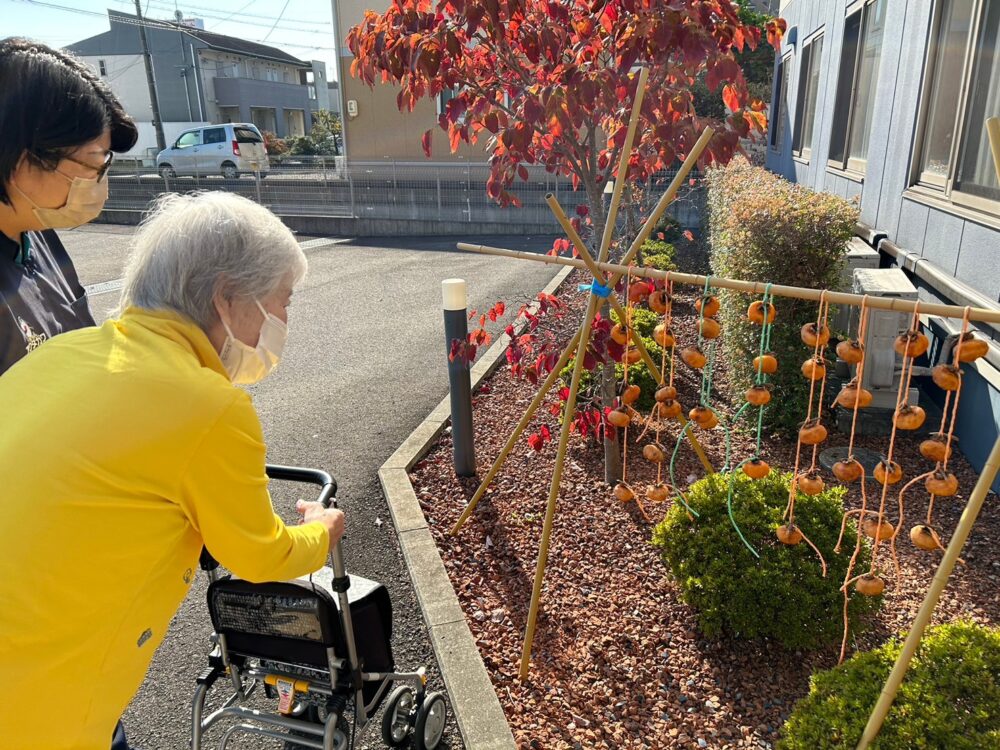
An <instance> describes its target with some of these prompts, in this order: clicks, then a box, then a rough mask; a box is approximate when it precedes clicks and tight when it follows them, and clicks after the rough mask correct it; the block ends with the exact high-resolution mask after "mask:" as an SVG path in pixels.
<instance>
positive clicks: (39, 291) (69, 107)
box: [0, 38, 138, 750]
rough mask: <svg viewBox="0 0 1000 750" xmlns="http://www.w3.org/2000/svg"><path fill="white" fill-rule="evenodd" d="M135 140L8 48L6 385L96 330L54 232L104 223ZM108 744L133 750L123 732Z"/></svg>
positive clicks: (36, 47)
mask: <svg viewBox="0 0 1000 750" xmlns="http://www.w3.org/2000/svg"><path fill="white" fill-rule="evenodd" d="M137 139H138V131H137V130H136V127H135V123H134V122H133V121H132V118H130V117H129V116H128V115H127V114H126V113H125V110H124V109H123V108H122V106H121V104H120V103H119V101H118V99H116V98H115V95H114V94H113V93H111V89H110V88H108V86H107V85H106V84H105V83H104V82H103V81H102V80H101V79H100V78H99V77H98V76H97V74H96V73H95V72H94V70H93V69H91V68H89V67H88V66H87V65H86V64H84V63H83V62H81V61H80V60H78V59H76V58H75V57H73V56H72V55H68V54H66V53H65V52H62V51H60V50H55V49H52V48H50V47H48V46H46V45H44V44H41V43H39V42H32V41H30V40H27V39H19V38H8V39H3V40H0V376H2V375H3V373H5V372H6V371H7V370H8V369H10V368H11V366H13V365H14V364H15V363H16V362H17V361H18V360H19V359H21V358H22V357H24V355H26V354H27V353H28V352H30V351H32V350H33V349H37V348H38V347H39V346H41V345H42V344H43V343H45V341H47V340H48V339H50V338H52V337H53V336H55V335H57V334H59V333H63V332H65V331H71V330H74V329H77V328H83V327H85V326H92V325H94V319H93V317H92V316H91V314H90V306H89V305H88V304H87V295H86V293H85V292H84V290H83V287H82V286H81V285H80V280H79V279H78V278H77V275H76V269H74V268H73V262H72V261H71V260H70V258H69V256H68V255H67V254H66V248H64V247H63V245H62V242H60V241H59V237H58V236H57V235H56V233H55V232H54V231H52V230H54V229H66V228H70V227H76V226H80V225H81V224H86V223H87V222H89V221H92V220H93V219H96V218H97V216H98V215H99V214H100V213H101V209H102V208H103V207H104V202H105V201H106V200H107V198H108V180H107V172H108V168H109V167H110V166H111V162H112V160H113V159H114V155H115V153H116V152H118V153H122V152H125V151H128V150H129V149H131V148H132V147H133V146H134V145H135V142H136V140H137ZM0 429H3V428H2V426H0ZM0 637H2V634H0ZM0 733H2V729H0ZM108 743H109V745H110V746H111V748H112V750H127V748H128V743H127V741H126V739H125V733H124V731H123V729H122V727H121V724H120V723H119V725H118V727H117V728H116V730H115V733H114V737H113V738H108ZM2 744H3V743H2V741H0V745H2Z"/></svg>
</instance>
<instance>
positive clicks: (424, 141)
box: [420, 128, 433, 159]
mask: <svg viewBox="0 0 1000 750" xmlns="http://www.w3.org/2000/svg"><path fill="white" fill-rule="evenodd" d="M432 131H433V128H432V129H431V130H428V131H427V132H426V133H424V137H423V138H421V139H420V144H421V145H422V146H423V147H424V156H426V157H427V158H428V159H430V158H431V132H432Z"/></svg>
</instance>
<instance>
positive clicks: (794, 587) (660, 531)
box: [653, 471, 878, 649]
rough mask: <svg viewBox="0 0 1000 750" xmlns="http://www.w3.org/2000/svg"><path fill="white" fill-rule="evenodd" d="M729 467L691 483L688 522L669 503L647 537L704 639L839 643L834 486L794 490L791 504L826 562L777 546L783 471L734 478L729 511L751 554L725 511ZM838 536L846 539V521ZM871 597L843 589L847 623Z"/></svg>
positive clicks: (843, 562) (840, 557)
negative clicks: (849, 593) (812, 491)
mask: <svg viewBox="0 0 1000 750" xmlns="http://www.w3.org/2000/svg"><path fill="white" fill-rule="evenodd" d="M729 477H730V475H729V474H723V473H717V474H713V475H710V476H707V477H705V478H704V479H702V480H700V481H698V482H696V483H695V484H693V485H692V486H691V487H690V488H689V490H688V492H687V493H686V498H687V502H688V504H689V505H690V506H691V507H692V508H694V510H695V511H696V512H697V513H698V514H699V517H698V518H695V519H694V520H691V519H690V518H689V516H688V514H687V511H686V510H685V509H684V507H683V506H682V505H681V504H680V503H676V504H675V505H674V507H673V508H672V509H671V510H670V512H669V513H668V514H667V517H666V518H665V519H664V520H663V522H662V523H661V524H660V525H659V526H657V527H656V529H655V530H654V532H653V544H654V545H656V546H657V547H659V548H660V549H661V550H662V553H663V558H664V561H665V562H666V564H667V565H668V566H669V568H670V570H671V572H672V574H673V576H674V578H675V579H676V580H677V583H678V584H679V585H680V589H681V595H682V598H683V599H684V601H685V602H687V603H688V604H690V605H691V606H692V607H693V608H694V609H695V610H696V611H697V613H698V623H699V626H700V628H701V630H702V632H703V633H704V634H705V635H706V636H708V637H718V636H721V635H732V636H736V637H738V638H743V639H753V638H760V637H768V638H774V639H775V640H777V641H778V642H780V643H781V644H783V645H784V646H786V647H787V648H790V649H800V648H816V647H820V646H823V645H827V644H829V643H832V642H836V641H839V640H840V638H841V636H842V635H843V603H844V599H843V594H841V592H840V586H841V584H842V583H843V581H844V574H845V573H846V570H847V564H848V561H849V557H850V553H851V552H852V551H853V547H852V546H851V545H845V549H844V550H843V551H842V552H841V554H834V552H833V547H834V545H835V544H836V543H837V536H838V534H839V533H840V523H841V519H842V514H843V510H844V509H843V497H844V489H843V488H842V487H834V488H830V489H827V490H825V491H824V492H822V493H821V494H819V495H816V496H812V497H810V496H807V495H802V494H801V493H800V495H799V497H798V498H797V499H796V502H795V522H796V525H797V526H799V527H800V528H801V529H802V530H803V531H804V532H805V533H806V534H807V535H808V537H809V539H810V540H812V542H813V543H814V544H815V545H816V546H817V547H818V548H819V549H820V550H821V551H822V553H823V557H824V558H825V559H826V563H827V566H828V568H829V569H828V571H827V575H826V577H825V578H824V577H823V576H822V574H821V568H820V562H819V559H818V558H817V557H816V553H815V552H813V551H812V550H811V549H810V548H809V546H808V545H807V544H805V543H804V542H803V543H800V544H798V545H795V546H786V545H784V544H782V543H781V542H779V541H778V539H777V537H776V536H775V529H777V528H778V527H779V526H781V525H782V524H783V523H784V521H783V520H782V514H783V512H784V509H785V505H786V503H787V501H788V487H789V482H790V481H791V474H783V475H782V474H779V473H778V472H775V471H772V472H771V474H769V475H768V476H767V477H765V478H763V479H755V480H751V479H749V478H748V477H746V476H745V475H744V474H743V473H742V472H739V473H738V474H737V475H736V483H735V487H734V491H733V503H732V507H733V516H734V518H735V519H736V523H737V524H739V527H740V529H741V530H742V532H743V534H744V536H745V537H746V538H747V540H748V541H749V542H750V543H751V544H752V545H753V546H754V547H755V548H756V550H757V551H758V552H759V553H760V558H759V559H758V558H756V557H754V555H753V554H752V553H751V552H750V551H749V550H748V549H747V548H746V546H745V545H744V544H743V542H742V541H741V540H740V538H739V535H738V534H737V533H736V530H735V529H734V528H733V526H732V524H731V523H730V520H729V515H728V512H727V506H726V500H727V497H728V491H729ZM845 538H846V539H847V540H854V539H855V530H854V524H853V523H851V522H848V528H847V532H846V535H845ZM868 554H869V553H868V549H867V545H866V546H865V547H864V548H863V549H862V553H861V554H860V555H859V556H858V558H859V559H858V562H857V566H858V568H859V569H864V568H866V567H867V565H868V564H869V563H868V560H869V557H868ZM877 604H878V601H877V600H876V599H871V598H867V597H864V596H862V595H860V594H852V596H851V601H850V605H849V613H850V617H851V620H852V628H857V627H858V625H859V623H860V621H861V616H862V615H863V614H864V613H865V612H867V611H869V610H871V609H873V608H874V607H875V606H877Z"/></svg>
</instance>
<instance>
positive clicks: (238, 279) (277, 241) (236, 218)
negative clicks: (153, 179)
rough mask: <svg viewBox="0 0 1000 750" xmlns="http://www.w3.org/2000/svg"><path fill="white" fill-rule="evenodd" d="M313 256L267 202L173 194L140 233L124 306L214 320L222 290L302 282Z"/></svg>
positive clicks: (267, 290) (259, 294)
mask: <svg viewBox="0 0 1000 750" xmlns="http://www.w3.org/2000/svg"><path fill="white" fill-rule="evenodd" d="M306 267H307V264H306V257H305V254H304V253H303V252H302V249H301V248H300V247H299V244H298V243H297V242H296V241H295V237H294V236H293V235H292V233H291V231H290V230H289V229H288V227H286V226H285V225H284V224H282V223H281V220H280V219H279V218H278V217H277V216H275V215H274V214H273V213H271V212H270V211H268V210H267V209H266V208H264V207H263V206H260V205H258V204H256V203H254V202H253V201H251V200H248V199H246V198H243V197H241V196H239V195H235V194H233V193H225V192H221V191H220V192H198V193H190V194H187V195H177V194H167V195H164V196H161V197H160V198H158V199H157V200H156V202H155V204H154V206H153V208H152V210H151V211H150V212H149V214H148V216H147V217H146V218H145V219H144V220H143V222H142V226H141V227H140V228H139V231H138V232H137V233H136V235H135V240H134V244H133V248H132V253H131V256H130V258H129V262H128V266H127V267H126V270H125V287H124V289H123V290H122V297H121V308H122V309H123V310H124V309H125V308H127V307H133V306H134V307H141V308H144V309H147V310H162V309H168V310H173V311H175V312H179V313H181V314H182V315H185V316H187V317H188V318H190V319H191V320H193V321H194V322H195V323H197V324H198V325H200V326H201V327H202V328H206V329H207V328H208V327H209V326H210V325H212V324H213V323H214V322H215V321H216V320H218V313H217V312H216V310H215V306H214V305H213V303H212V299H213V296H214V295H215V294H216V292H221V293H222V294H223V295H225V296H226V297H227V298H232V297H247V298H251V297H252V298H256V299H261V298H263V297H267V296H268V295H270V294H272V293H273V292H274V291H276V290H277V289H278V287H279V286H280V285H281V283H282V282H283V281H286V280H287V279H289V278H291V281H292V283H293V284H297V283H298V282H299V281H301V280H302V278H303V277H304V276H305V274H306Z"/></svg>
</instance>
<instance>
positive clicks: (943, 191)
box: [906, 0, 1000, 219]
mask: <svg viewBox="0 0 1000 750" xmlns="http://www.w3.org/2000/svg"><path fill="white" fill-rule="evenodd" d="M996 1H997V0H994V2H996ZM987 2H988V0H974V5H973V10H972V13H973V17H972V19H971V21H972V22H971V23H970V24H969V34H968V36H967V37H966V41H965V55H964V59H963V61H962V80H961V88H960V91H959V103H958V107H957V108H956V112H955V113H954V121H953V123H954V133H955V137H954V138H953V139H952V143H951V150H950V152H949V155H948V174H947V176H945V177H940V176H932V175H928V174H927V173H926V171H925V170H924V165H923V150H924V144H925V142H926V139H927V137H928V135H929V130H930V123H929V116H930V111H931V108H932V104H933V103H932V102H931V91H932V88H933V85H934V81H933V79H934V72H935V67H936V65H937V64H938V63H939V62H940V61H939V59H938V51H939V43H938V42H939V39H940V32H941V24H942V22H943V20H944V18H943V16H944V8H943V3H942V2H940V1H938V2H935V3H934V8H933V13H932V15H931V25H930V34H929V35H928V44H927V50H926V54H925V57H924V80H923V84H922V85H921V89H920V105H919V107H918V108H917V137H916V138H914V139H913V153H912V159H911V162H910V163H911V167H910V176H909V183H910V186H909V188H908V189H907V191H906V192H907V193H911V194H915V195H918V196H924V197H927V198H931V199H933V200H934V201H935V202H940V203H943V204H945V207H946V209H947V208H955V209H965V210H972V211H976V212H981V213H984V214H987V215H989V216H991V217H993V218H994V219H996V218H1000V200H993V199H991V198H985V197H983V196H980V195H973V194H970V193H964V192H962V191H960V190H957V189H955V182H956V177H957V173H958V160H959V157H960V156H961V154H962V146H963V138H964V136H965V135H966V125H967V124H968V122H967V119H966V118H967V116H968V114H969V105H970V101H971V99H972V96H973V94H974V92H973V91H972V79H973V73H974V70H975V63H976V56H977V53H978V47H979V39H980V36H981V34H982V31H983V23H984V19H985V16H986V12H985V11H986V10H987Z"/></svg>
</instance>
